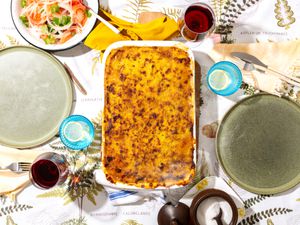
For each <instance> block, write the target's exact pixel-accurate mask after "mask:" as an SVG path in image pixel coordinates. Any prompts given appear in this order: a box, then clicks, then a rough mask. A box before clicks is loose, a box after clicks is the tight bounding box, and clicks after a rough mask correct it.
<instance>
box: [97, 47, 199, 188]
mask: <svg viewBox="0 0 300 225" xmlns="http://www.w3.org/2000/svg"><path fill="white" fill-rule="evenodd" d="M190 63H192V62H191V60H190V58H189V56H188V53H187V52H185V51H184V50H182V49H180V48H177V47H138V46H126V47H121V48H117V49H114V50H112V51H111V52H110V54H109V56H108V58H107V61H106V64H105V77H104V79H105V82H104V83H105V87H104V92H105V102H104V112H103V113H104V122H103V145H102V148H103V149H102V163H103V169H104V172H105V174H106V178H107V179H108V180H109V181H111V182H112V183H122V184H126V185H133V186H136V187H142V188H155V187H160V186H164V187H170V186H173V185H186V184H188V183H189V182H190V181H191V180H192V178H193V176H194V173H195V165H194V162H193V154H194V143H195V140H194V138H193V125H194V104H193V72H192V70H191V69H190V67H191V66H190Z"/></svg>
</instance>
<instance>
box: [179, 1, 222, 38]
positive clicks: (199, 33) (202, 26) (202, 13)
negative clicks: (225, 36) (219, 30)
mask: <svg viewBox="0 0 300 225" xmlns="http://www.w3.org/2000/svg"><path fill="white" fill-rule="evenodd" d="M215 20H216V19H215V14H214V11H213V10H212V8H211V7H210V6H209V5H207V4H205V3H200V2H197V3H193V4H191V5H189V6H188V7H187V8H186V9H185V10H184V12H183V14H182V17H181V19H180V33H181V35H182V37H183V38H184V39H186V40H187V41H202V40H203V39H204V38H206V37H207V36H209V35H210V34H211V33H212V32H213V30H214V29H215Z"/></svg>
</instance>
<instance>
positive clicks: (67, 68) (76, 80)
mask: <svg viewBox="0 0 300 225" xmlns="http://www.w3.org/2000/svg"><path fill="white" fill-rule="evenodd" d="M64 67H65V69H66V71H67V72H68V74H69V76H70V78H71V80H72V81H73V82H74V84H75V85H76V87H77V88H78V90H79V91H80V92H81V93H82V94H84V95H87V91H86V90H85V88H84V87H83V86H82V84H81V83H80V82H79V80H78V79H77V77H76V76H75V75H74V73H73V72H72V70H71V69H70V67H69V66H68V65H67V64H66V63H64Z"/></svg>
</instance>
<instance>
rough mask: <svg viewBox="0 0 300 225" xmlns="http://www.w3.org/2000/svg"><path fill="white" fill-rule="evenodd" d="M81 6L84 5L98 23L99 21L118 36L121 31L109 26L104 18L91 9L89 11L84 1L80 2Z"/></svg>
mask: <svg viewBox="0 0 300 225" xmlns="http://www.w3.org/2000/svg"><path fill="white" fill-rule="evenodd" d="M80 2H81V4H82V5H84V6H85V7H87V8H88V9H89V11H90V12H91V13H92V15H93V16H95V17H96V18H97V19H98V20H99V21H101V22H102V23H103V24H104V25H105V26H107V27H108V28H109V29H111V30H112V31H113V32H115V33H116V34H119V33H120V32H121V31H120V30H119V29H117V28H116V27H115V26H113V25H112V24H110V23H109V22H108V21H106V20H105V19H104V18H102V17H101V16H99V15H98V13H96V12H95V11H94V10H93V9H91V8H90V7H89V6H88V4H87V3H86V2H85V1H84V0H80Z"/></svg>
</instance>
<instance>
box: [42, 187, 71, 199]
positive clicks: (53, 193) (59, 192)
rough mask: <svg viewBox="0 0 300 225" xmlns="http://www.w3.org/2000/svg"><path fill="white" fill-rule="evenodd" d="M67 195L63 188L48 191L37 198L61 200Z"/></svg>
mask: <svg viewBox="0 0 300 225" xmlns="http://www.w3.org/2000/svg"><path fill="white" fill-rule="evenodd" d="M64 195H65V190H64V189H63V188H60V187H58V188H55V189H53V190H50V191H47V192H45V193H43V194H39V195H37V196H36V197H37V198H61V197H63V196H64Z"/></svg>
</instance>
